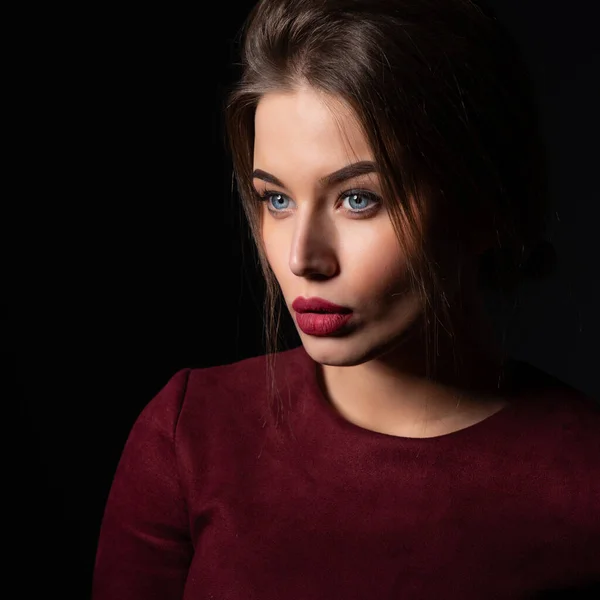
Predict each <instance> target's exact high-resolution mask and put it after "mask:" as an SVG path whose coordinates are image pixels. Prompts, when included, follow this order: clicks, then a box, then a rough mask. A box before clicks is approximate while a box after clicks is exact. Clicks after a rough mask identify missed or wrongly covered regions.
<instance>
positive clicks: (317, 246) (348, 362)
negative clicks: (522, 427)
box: [253, 87, 508, 437]
mask: <svg viewBox="0 0 600 600" xmlns="http://www.w3.org/2000/svg"><path fill="white" fill-rule="evenodd" d="M359 160H374V158H373V154H372V151H371V149H370V147H369V145H368V143H367V140H366V139H365V137H364V135H363V134H362V132H361V129H360V127H359V126H358V124H357V122H356V120H355V118H354V116H353V113H352V111H351V110H350V109H349V108H348V107H347V106H345V105H344V104H342V103H341V102H338V101H337V100H336V99H334V98H331V97H327V96H324V95H323V94H321V93H319V92H317V91H315V90H313V89H311V88H310V87H299V88H297V89H296V90H295V91H293V92H281V93H279V92H277V93H276V92H273V93H269V94H266V95H265V96H263V97H262V98H261V100H260V102H259V103H258V106H257V110H256V116H255V144H254V169H260V170H262V171H266V172H267V173H270V174H272V175H274V176H275V177H276V178H277V179H278V180H280V182H281V183H282V184H283V185H281V186H280V185H274V184H273V183H266V182H265V181H263V180H262V179H259V178H256V177H255V178H254V179H253V184H254V186H255V188H256V191H257V192H258V193H259V194H261V195H262V194H263V193H264V192H265V191H266V190H269V191H273V192H275V195H272V196H271V197H270V199H269V200H265V201H264V202H263V205H262V210H263V212H262V240H263V243H264V248H265V252H266V256H267V259H268V261H269V264H270V266H271V268H272V270H273V272H274V273H275V276H276V278H277V281H278V283H279V285H280V287H281V291H282V293H283V297H284V300H285V303H286V305H287V308H288V310H289V311H290V314H291V315H292V318H293V319H294V322H296V320H295V315H296V313H295V311H294V310H293V308H292V302H293V301H294V299H295V298H296V297H298V296H304V297H311V296H318V297H321V298H325V299H327V300H329V301H331V302H334V303H336V304H340V305H342V306H347V307H350V308H352V309H353V311H354V316H353V320H352V323H351V326H350V327H349V329H348V330H347V331H345V332H343V334H341V335H340V334H338V335H335V336H327V337H317V336H311V335H307V334H305V333H303V332H302V330H301V329H299V328H298V333H299V336H300V339H301V341H302V344H303V346H304V348H305V349H306V351H307V353H308V354H309V355H310V356H311V358H313V360H315V361H316V363H317V375H318V381H319V385H320V386H321V389H322V392H323V394H324V396H325V398H326V399H327V400H328V401H329V403H330V404H331V405H332V406H333V407H334V408H335V410H337V411H338V412H339V413H340V414H342V415H343V416H344V417H345V418H346V419H348V420H349V421H351V422H353V423H355V424H357V425H359V426H361V427H364V428H366V429H370V430H372V431H379V432H381V433H387V434H390V435H397V436H403V437H434V436H437V435H444V434H446V433H450V432H452V431H456V430H458V429H462V428H464V427H467V426H469V425H472V424H474V423H477V422H479V421H481V420H482V419H485V418H487V417H488V416H490V415H491V414H493V413H495V412H497V411H498V410H501V409H502V408H503V407H504V406H506V404H507V402H508V400H507V399H506V398H502V397H500V396H498V394H497V393H494V390H495V389H496V386H497V368H498V365H499V360H500V358H499V355H498V353H497V350H496V349H495V348H494V347H493V345H492V344H491V329H490V326H489V323H488V322H487V321H486V318H485V316H484V312H483V310H482V305H481V302H480V300H479V298H478V296H477V294H476V293H475V291H474V287H473V288H472V292H473V293H472V294H469V295H468V296H465V298H464V299H463V302H465V305H466V307H467V308H466V310H464V311H463V312H461V313H460V314H459V313H457V314H456V322H457V324H458V327H460V328H462V330H463V332H465V333H467V334H468V335H465V336H462V337H461V339H462V340H463V342H462V344H463V347H462V351H463V352H464V353H465V356H466V363H465V366H466V369H465V371H464V375H463V378H462V379H460V380H458V379H457V378H456V375H455V374H454V370H453V362H452V356H453V350H454V349H455V348H454V347H453V344H455V343H456V342H455V341H453V340H450V339H444V338H442V339H440V347H439V354H440V357H439V360H440V366H441V367H442V372H441V376H440V379H439V380H438V381H436V382H433V381H431V380H429V379H427V378H426V377H425V348H424V347H423V342H422V337H421V336H420V335H419V325H420V317H421V312H420V309H419V305H418V303H417V298H416V296H415V295H414V294H412V293H411V292H410V290H409V289H408V287H407V271H406V260H405V257H403V256H402V253H401V251H400V247H399V244H398V241H397V238H396V235H395V233H394V230H393V227H392V223H391V221H390V218H389V216H388V214H387V211H386V210H385V209H384V208H383V206H382V205H379V204H378V202H377V201H376V199H375V201H374V200H373V199H370V198H369V196H363V195H361V194H359V195H358V196H353V195H350V196H346V197H342V198H339V195H340V193H342V192H344V191H348V190H356V189H358V190H360V191H361V192H369V193H371V194H375V195H376V197H379V198H380V197H381V194H382V192H381V188H380V185H379V179H378V175H377V174H376V173H371V174H367V175H362V176H359V177H356V178H353V179H351V180H347V181H344V182H342V183H337V184H335V185H333V186H330V187H322V186H321V185H320V183H319V180H320V179H321V178H322V177H323V176H325V175H328V174H329V173H332V172H334V171H336V170H338V169H340V168H341V167H344V166H346V165H348V164H350V163H353V162H357V161H359ZM278 194H281V196H279V195H278ZM371 208H373V209H375V210H374V211H371ZM365 209H367V210H365ZM270 211H273V212H270ZM360 211H364V212H363V213H362V214H361V213H360ZM353 212H354V213H357V214H353ZM296 326H297V325H296Z"/></svg>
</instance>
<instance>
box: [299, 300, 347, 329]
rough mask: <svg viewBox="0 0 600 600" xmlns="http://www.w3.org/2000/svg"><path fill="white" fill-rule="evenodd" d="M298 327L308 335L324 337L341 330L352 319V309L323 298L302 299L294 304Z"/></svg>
mask: <svg viewBox="0 0 600 600" xmlns="http://www.w3.org/2000/svg"><path fill="white" fill-rule="evenodd" d="M292 308H293V309H294V310H295V311H296V322H297V323H298V327H300V329H301V330H302V331H303V332H304V333H306V334H307V335H317V336H324V335H330V334H332V333H335V332H336V331H338V330H339V329H341V328H342V327H343V326H344V325H345V324H346V323H347V322H348V321H349V320H350V319H351V318H352V309H350V308H347V307H346V306H340V305H338V304H333V303H332V302H329V301H328V300H324V299H323V298H302V297H301V296H299V297H298V298H296V299H295V300H294V302H293V303H292Z"/></svg>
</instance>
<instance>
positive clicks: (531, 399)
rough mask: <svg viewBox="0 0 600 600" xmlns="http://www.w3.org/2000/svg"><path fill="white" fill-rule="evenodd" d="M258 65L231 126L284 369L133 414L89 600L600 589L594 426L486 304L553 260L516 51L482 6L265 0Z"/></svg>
mask: <svg viewBox="0 0 600 600" xmlns="http://www.w3.org/2000/svg"><path fill="white" fill-rule="evenodd" d="M242 66H243V73H242V77H241V80H240V81H239V83H238V84H237V85H236V86H235V88H234V89H232V90H231V93H230V95H229V97H228V98H227V102H226V105H225V117H226V125H227V133H228V141H229V147H230V149H231V154H232V158H233V166H234V175H235V179H236V181H237V185H238V191H239V196H240V199H241V201H242V203H243V207H244V210H245V213H246V215H247V217H248V222H249V226H250V229H251V232H252V234H253V237H254V240H255V242H256V248H257V251H258V256H259V258H260V264H261V267H262V271H263V273H264V277H265V279H266V282H267V298H266V304H265V306H266V318H265V324H266V326H267V333H268V336H267V340H268V342H269V343H268V346H267V352H266V354H265V355H261V356H257V357H252V358H249V359H246V360H242V361H240V362H237V363H235V364H230V365H223V366H219V367H212V368H205V369H184V370H181V371H180V372H178V373H177V374H175V375H174V377H173V378H172V379H171V380H170V381H169V382H168V383H167V385H166V386H165V388H164V389H163V390H162V391H161V392H160V393H159V394H158V396H157V397H156V398H154V399H153V400H152V401H151V402H150V403H149V404H148V405H147V407H146V408H145V409H144V411H143V412H142V414H141V415H140V416H139V418H138V420H137V421H136V423H135V425H134V427H133V429H132V431H131V434H130V436H129V439H128V441H127V444H126V446H125V449H124V451H123V455H122V458H121V461H120V463H119V467H118V469H117V472H116V474H115V479H114V482H113V485H112V488H111V492H110V496H109V499H108V503H107V506H106V510H105V514H104V519H103V523H102V530H101V534H100V540H99V545H98V552H97V557H96V568H95V573H94V586H93V587H94V599H95V600H105V599H106V600H108V599H109V598H110V599H117V598H119V599H121V598H123V599H132V600H142V599H144V600H150V599H159V598H160V599H163V598H164V599H167V598H170V599H174V598H185V599H187V600H191V599H195V600H196V599H198V600H199V599H206V600H208V599H213V600H242V599H243V600H250V599H260V600H275V599H277V600H281V599H283V598H285V599H286V600H288V599H289V600H292V599H293V600H296V599H297V600H308V599H310V600H317V599H323V600H325V599H327V600H330V599H331V598H336V597H339V598H344V600H350V599H352V600H354V599H356V600H358V599H361V600H364V599H366V598H368V599H370V600H374V599H382V600H383V599H386V600H388V599H392V598H415V599H416V598H418V599H420V600H424V599H428V598H432V599H433V598H436V599H439V598H460V599H461V600H471V599H473V600H475V599H477V600H481V599H483V598H496V599H503V598H506V599H508V598H511V599H517V598H536V597H539V598H541V597H544V594H550V593H553V594H556V593H557V592H558V591H560V590H563V591H564V593H565V594H566V593H568V594H570V595H569V597H574V594H575V593H577V590H579V591H580V592H581V593H582V594H583V593H585V590H591V589H592V587H593V584H594V582H597V581H598V580H600V560H599V558H598V557H600V445H599V441H598V439H599V438H598V430H599V427H600V408H599V407H598V405H597V404H596V403H595V402H594V401H593V400H592V399H590V398H588V397H586V396H585V395H584V394H582V393H580V392H578V391H577V390H574V389H572V388H570V387H569V386H567V385H566V384H564V383H563V382H560V381H558V380H556V379H555V378H552V377H551V376H549V375H547V374H545V373H543V372H541V371H540V370H538V369H535V368H534V367H532V366H530V365H528V364H526V363H524V362H520V361H517V360H514V359H511V358H510V357H509V356H507V354H506V351H505V349H504V347H503V345H502V344H500V343H498V341H497V339H496V337H497V336H495V334H494V331H493V327H492V325H491V323H490V321H489V319H488V318H487V316H486V311H485V310H484V303H483V294H484V292H485V291H487V290H492V291H494V293H499V294H504V295H505V296H507V297H508V296H510V294H512V293H513V292H514V291H515V289H516V288H517V286H518V285H519V284H520V283H521V281H522V280H523V279H524V278H526V277H528V276H532V275H535V274H540V273H541V272H549V271H550V267H551V266H552V260H551V259H552V253H551V251H550V252H548V251H547V250H548V248H549V244H548V243H547V242H545V241H544V235H545V228H546V214H547V190H546V174H545V171H544V160H543V152H542V145H541V142H540V138H539V134H538V126H537V120H536V119H537V117H536V111H535V103H534V101H533V100H532V96H531V92H530V88H529V83H528V78H527V73H526V70H525V68H524V67H523V64H522V62H521V59H520V58H519V55H518V52H517V51H516V49H515V46H514V44H513V43H512V42H511V40H510V38H509V36H508V35H507V34H506V33H505V31H504V30H503V29H502V27H501V26H500V25H499V24H498V22H497V21H496V19H495V18H494V17H493V15H492V13H491V12H490V11H489V9H488V8H485V7H484V6H483V5H482V4H481V3H480V2H473V1H470V0H436V1H435V2H433V1H431V0H263V1H260V2H258V3H257V4H256V6H255V7H254V9H253V10H252V12H251V14H250V15H249V18H248V21H247V24H246V26H245V29H244V37H243V48H242ZM550 250H551V247H550ZM546 259H547V260H546ZM281 304H285V309H287V310H288V311H289V312H290V315H291V316H292V318H293V320H294V324H295V325H296V327H297V330H298V334H299V336H300V340H301V345H300V346H299V347H297V348H294V349H292V350H286V351H278V350H277V347H276V344H275V342H276V340H277V336H278V327H277V325H278V323H279V316H280V310H281V308H282V307H281ZM552 597H556V596H555V595H554V596H552Z"/></svg>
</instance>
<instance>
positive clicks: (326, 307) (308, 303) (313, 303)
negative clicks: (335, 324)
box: [292, 296, 352, 314]
mask: <svg viewBox="0 0 600 600" xmlns="http://www.w3.org/2000/svg"><path fill="white" fill-rule="evenodd" d="M292 308H293V309H294V310H295V311H296V312H299V313H305V312H315V313H341V314H348V313H351V312H352V309H350V308H347V307H346V306H339V305H338V304H333V302H329V301H327V300H324V299H323V298H303V297H302V296H298V298H296V299H295V300H294V301H293V302H292Z"/></svg>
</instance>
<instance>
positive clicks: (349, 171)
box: [252, 160, 379, 187]
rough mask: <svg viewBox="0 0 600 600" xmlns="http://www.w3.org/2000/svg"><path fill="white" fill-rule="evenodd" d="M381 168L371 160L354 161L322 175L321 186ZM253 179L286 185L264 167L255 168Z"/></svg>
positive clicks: (327, 185) (330, 184)
mask: <svg viewBox="0 0 600 600" xmlns="http://www.w3.org/2000/svg"><path fill="white" fill-rule="evenodd" d="M378 171H379V169H378V168H377V164H376V163H374V162H373V161H369V160H361V161H359V162H356V163H352V164H350V165H346V166H345V167H342V168H341V169H338V170H337V171H334V172H333V173H330V174H329V175H325V177H321V179H319V185H320V186H321V187H330V186H332V185H335V184H337V183H341V182H342V181H346V180H347V179H352V178H353V177H359V176H360V175H367V174H368V173H377V172H378ZM252 178H253V179H262V180H263V181H266V182H267V183H272V184H273V185H278V186H279V187H285V185H284V184H283V183H282V182H281V181H280V180H279V179H277V177H275V175H271V174H270V173H267V172H266V171H263V170H262V169H255V170H254V172H253V173H252Z"/></svg>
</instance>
